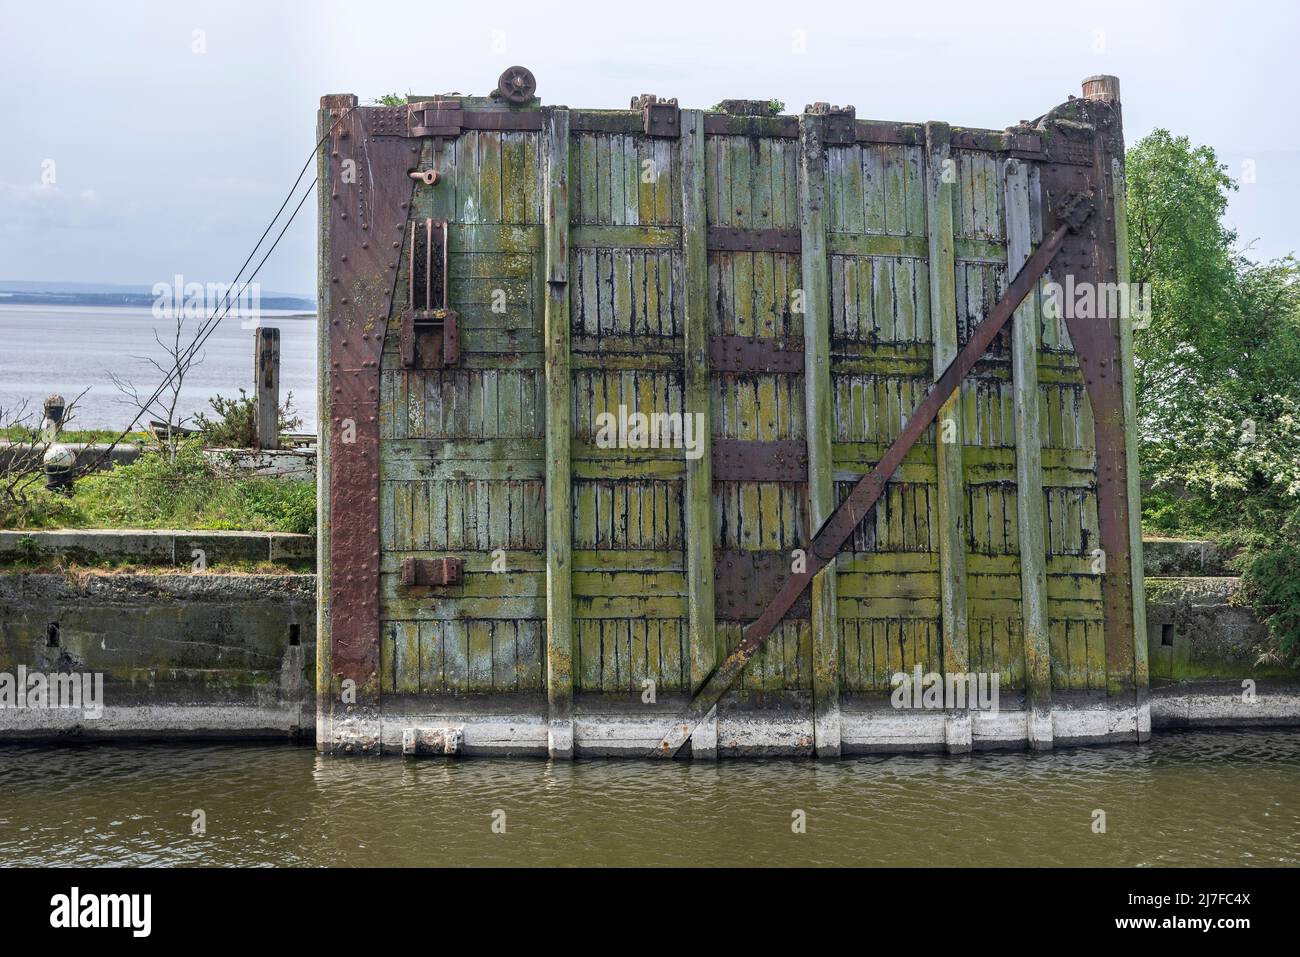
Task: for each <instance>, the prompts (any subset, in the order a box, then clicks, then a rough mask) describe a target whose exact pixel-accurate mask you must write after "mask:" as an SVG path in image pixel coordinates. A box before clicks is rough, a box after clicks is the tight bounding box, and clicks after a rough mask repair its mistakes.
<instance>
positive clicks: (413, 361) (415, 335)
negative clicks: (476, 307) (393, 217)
mask: <svg viewBox="0 0 1300 957" xmlns="http://www.w3.org/2000/svg"><path fill="white" fill-rule="evenodd" d="M447 245H448V243H447V221H446V220H445V219H426V220H424V222H423V223H419V222H412V223H411V235H410V239H409V248H408V250H407V256H408V258H407V303H408V305H409V308H408V309H407V311H406V312H404V313H403V314H402V328H401V340H400V343H399V345H400V352H401V358H402V367H403V368H404V369H441V368H444V367H446V366H452V365H456V363H457V362H459V361H460V332H459V329H458V326H457V321H456V320H457V317H456V313H455V312H454V311H453V310H452V309H450V308H449V302H448V298H449V291H448V286H449V283H448V281H447V256H448V253H447Z"/></svg>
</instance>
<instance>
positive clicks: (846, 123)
mask: <svg viewBox="0 0 1300 957" xmlns="http://www.w3.org/2000/svg"><path fill="white" fill-rule="evenodd" d="M806 110H807V112H808V113H810V114H812V115H814V116H824V117H825V118H826V131H825V133H824V134H823V135H822V142H823V143H825V144H826V145H827V146H852V145H853V144H854V143H855V142H856V141H857V138H858V111H857V110H856V109H855V108H854V107H852V106H843V107H840V106H831V105H830V104H829V103H811V104H809V105H808V107H807V108H806Z"/></svg>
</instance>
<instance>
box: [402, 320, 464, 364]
mask: <svg viewBox="0 0 1300 957" xmlns="http://www.w3.org/2000/svg"><path fill="white" fill-rule="evenodd" d="M400 346H401V353H402V368H403V369H443V368H446V367H447V366H454V365H456V363H458V362H459V361H460V332H459V330H458V328H457V324H456V313H455V312H454V311H453V310H451V309H408V310H407V311H406V312H404V313H402V335H401V343H400Z"/></svg>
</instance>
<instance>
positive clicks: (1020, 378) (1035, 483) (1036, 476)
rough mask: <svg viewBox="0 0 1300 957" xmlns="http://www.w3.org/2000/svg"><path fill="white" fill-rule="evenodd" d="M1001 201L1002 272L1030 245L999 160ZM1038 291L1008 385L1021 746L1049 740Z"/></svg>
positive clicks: (1016, 343)
mask: <svg viewBox="0 0 1300 957" xmlns="http://www.w3.org/2000/svg"><path fill="white" fill-rule="evenodd" d="M1002 180H1003V184H1004V191H1003V192H1004V195H1005V196H1006V209H1007V275H1008V276H1014V275H1015V274H1016V273H1018V272H1019V271H1020V267H1021V266H1023V265H1024V264H1025V261H1026V260H1028V259H1029V257H1030V255H1031V254H1032V253H1033V236H1032V233H1033V227H1032V220H1031V215H1030V198H1029V170H1028V168H1027V167H1026V166H1025V164H1024V163H1022V162H1020V161H1019V160H1015V159H1008V160H1006V161H1005V162H1004V163H1003V166H1002ZM1038 324H1039V299H1038V296H1037V294H1034V295H1030V296H1028V297H1026V299H1025V301H1024V303H1023V304H1022V305H1021V306H1020V308H1019V309H1017V310H1016V313H1015V316H1014V318H1013V319H1012V332H1011V337H1012V342H1011V380H1012V386H1013V390H1014V392H1015V398H1014V405H1015V423H1016V513H1017V514H1016V517H1017V520H1018V523H1019V528H1020V612H1021V622H1022V625H1021V627H1022V628H1023V630H1024V635H1023V638H1024V650H1025V697H1026V710H1027V722H1028V737H1029V746H1030V747H1031V748H1035V749H1047V748H1050V747H1051V746H1052V667H1051V664H1052V663H1051V641H1050V636H1049V633H1048V627H1047V538H1046V533H1047V525H1046V518H1045V515H1044V501H1043V467H1042V454H1043V450H1042V439H1041V435H1040V432H1039V421H1038V338H1039V325H1038Z"/></svg>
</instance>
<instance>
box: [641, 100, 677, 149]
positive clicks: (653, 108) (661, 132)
mask: <svg viewBox="0 0 1300 957" xmlns="http://www.w3.org/2000/svg"><path fill="white" fill-rule="evenodd" d="M632 109H634V110H640V111H641V123H642V129H643V130H644V132H645V135H646V136H661V137H664V138H666V139H676V138H677V137H679V136H681V135H682V111H681V110H680V109H678V107H677V97H675V96H674V97H672V98H671V99H661V98H660V97H657V96H655V95H654V94H653V93H642V94H641V95H640V96H636V97H633V98H632Z"/></svg>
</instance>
